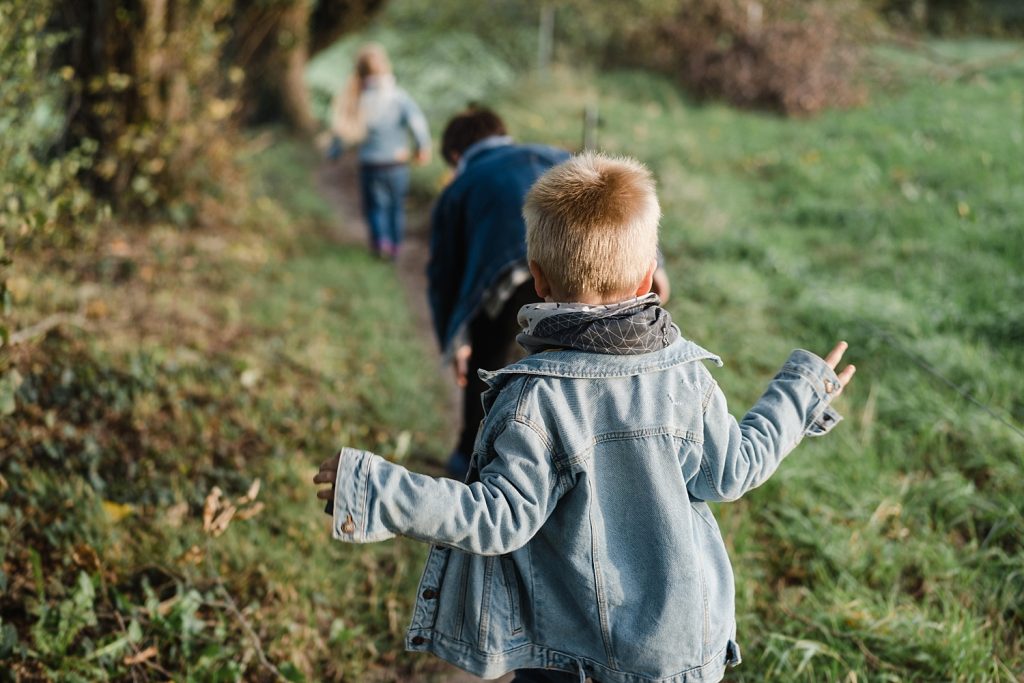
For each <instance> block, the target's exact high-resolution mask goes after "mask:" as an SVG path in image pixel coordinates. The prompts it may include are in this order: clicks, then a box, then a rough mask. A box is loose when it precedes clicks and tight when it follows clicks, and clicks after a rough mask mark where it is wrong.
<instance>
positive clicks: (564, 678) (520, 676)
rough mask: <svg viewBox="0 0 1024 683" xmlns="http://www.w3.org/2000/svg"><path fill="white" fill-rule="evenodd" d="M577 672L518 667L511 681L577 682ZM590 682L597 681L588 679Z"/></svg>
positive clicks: (517, 682) (528, 682)
mask: <svg viewBox="0 0 1024 683" xmlns="http://www.w3.org/2000/svg"><path fill="white" fill-rule="evenodd" d="M579 680H580V676H579V674H571V673H566V672H565V671H549V670H547V669H519V670H518V671H516V677H515V678H513V679H512V683H579ZM590 680H591V683H597V681H595V680H594V679H590Z"/></svg>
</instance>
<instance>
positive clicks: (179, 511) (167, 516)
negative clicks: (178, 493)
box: [164, 501, 188, 529]
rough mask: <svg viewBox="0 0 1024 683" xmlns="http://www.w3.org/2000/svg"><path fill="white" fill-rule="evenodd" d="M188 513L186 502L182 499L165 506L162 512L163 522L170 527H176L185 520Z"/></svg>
mask: <svg viewBox="0 0 1024 683" xmlns="http://www.w3.org/2000/svg"><path fill="white" fill-rule="evenodd" d="M187 514H188V503H186V502H184V501H182V502H180V503H176V504H174V505H172V506H171V507H169V508H167V511H166V512H165V513H164V523H165V524H166V525H167V526H169V527H170V528H172V529H177V528H178V527H180V526H181V523H182V522H183V521H184V520H185V516H186V515H187Z"/></svg>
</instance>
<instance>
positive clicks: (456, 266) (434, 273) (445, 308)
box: [427, 187, 465, 352]
mask: <svg viewBox="0 0 1024 683" xmlns="http://www.w3.org/2000/svg"><path fill="white" fill-rule="evenodd" d="M450 189H451V188H450V187H449V188H446V190H445V192H443V193H442V194H441V197H440V198H439V199H438V200H437V203H436V204H435V205H434V209H433V211H432V212H431V214H430V260H429V261H428V262H427V299H428V300H429V302H430V313H431V318H432V320H433V323H434V333H435V334H436V335H437V341H438V344H439V345H440V346H441V351H442V352H447V351H448V350H449V349H447V348H446V347H447V346H448V345H449V342H450V340H449V339H447V335H448V324H449V321H450V320H451V317H452V311H453V310H454V309H455V304H456V298H457V297H458V293H459V286H460V285H461V283H462V273H463V269H464V268H465V263H464V262H465V257H464V255H463V250H464V248H465V246H464V240H463V239H462V225H461V221H462V217H461V211H460V210H459V206H458V202H457V201H456V199H455V198H454V197H453V196H452V194H451V193H450V192H449V191H448V190H450Z"/></svg>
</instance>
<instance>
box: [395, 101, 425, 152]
mask: <svg viewBox="0 0 1024 683" xmlns="http://www.w3.org/2000/svg"><path fill="white" fill-rule="evenodd" d="M402 117H403V119H404V120H405V125H406V126H407V127H408V128H409V132H410V133H412V137H413V140H414V141H415V142H416V149H417V150H421V149H430V126H428V125H427V117H425V116H424V115H423V110H422V109H420V107H419V105H418V104H416V101H415V100H413V99H412V98H411V97H409V95H408V94H405V95H404V96H403V97H402Z"/></svg>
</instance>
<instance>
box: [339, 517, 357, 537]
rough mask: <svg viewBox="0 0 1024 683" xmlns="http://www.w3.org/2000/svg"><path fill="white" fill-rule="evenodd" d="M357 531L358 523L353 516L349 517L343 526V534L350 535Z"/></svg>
mask: <svg viewBox="0 0 1024 683" xmlns="http://www.w3.org/2000/svg"><path fill="white" fill-rule="evenodd" d="M355 530H356V523H355V521H353V519H352V515H349V516H348V518H347V519H346V520H345V523H344V524H342V525H341V531H342V533H346V534H350V533H352V532H353V531H355Z"/></svg>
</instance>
